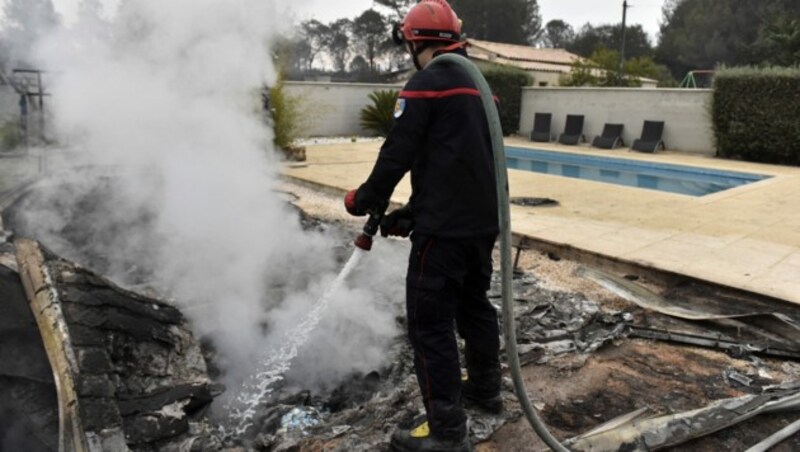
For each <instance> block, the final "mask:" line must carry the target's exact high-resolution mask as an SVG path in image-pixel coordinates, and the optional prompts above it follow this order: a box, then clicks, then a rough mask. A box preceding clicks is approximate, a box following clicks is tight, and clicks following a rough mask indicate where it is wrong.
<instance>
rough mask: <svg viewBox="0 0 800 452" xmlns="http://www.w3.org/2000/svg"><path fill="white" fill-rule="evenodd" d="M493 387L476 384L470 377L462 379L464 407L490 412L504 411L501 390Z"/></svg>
mask: <svg viewBox="0 0 800 452" xmlns="http://www.w3.org/2000/svg"><path fill="white" fill-rule="evenodd" d="M494 386H495V385H492V388H489V389H487V388H484V387H481V386H479V385H477V384H474V383H473V382H472V381H471V380H470V379H469V378H466V377H462V379H461V399H462V400H463V402H464V408H467V409H475V410H479V411H483V412H486V413H489V414H500V413H502V412H503V397H501V396H500V391H498V390H495V389H494Z"/></svg>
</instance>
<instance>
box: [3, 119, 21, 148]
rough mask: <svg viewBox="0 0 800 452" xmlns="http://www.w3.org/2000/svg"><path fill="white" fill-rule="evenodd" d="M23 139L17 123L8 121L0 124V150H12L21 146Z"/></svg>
mask: <svg viewBox="0 0 800 452" xmlns="http://www.w3.org/2000/svg"><path fill="white" fill-rule="evenodd" d="M23 141H24V137H23V135H22V132H21V131H20V129H19V124H18V123H16V122H14V121H8V122H5V123H3V124H0V151H13V150H14V149H16V148H17V147H19V146H21V145H22V143H23Z"/></svg>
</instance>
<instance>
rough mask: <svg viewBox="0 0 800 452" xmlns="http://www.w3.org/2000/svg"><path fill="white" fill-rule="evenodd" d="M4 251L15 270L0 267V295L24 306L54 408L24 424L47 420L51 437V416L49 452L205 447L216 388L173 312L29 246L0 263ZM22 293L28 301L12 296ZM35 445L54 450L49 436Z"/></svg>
mask: <svg viewBox="0 0 800 452" xmlns="http://www.w3.org/2000/svg"><path fill="white" fill-rule="evenodd" d="M11 253H13V254H15V255H16V261H17V266H16V267H17V269H18V273H11V272H13V271H14V269H11V268H8V267H2V268H3V272H4V273H5V274H4V277H5V281H6V282H7V285H6V286H5V287H4V289H5V292H4V295H5V294H6V293H9V292H10V293H14V289H13V285H14V284H15V283H16V285H18V288H17V289H16V291H17V296H16V297H14V298H13V299H12V301H13V302H14V303H16V304H17V305H19V304H20V303H25V305H27V304H28V303H29V304H30V309H31V311H32V312H33V316H34V317H35V318H36V321H37V323H38V333H39V334H40V335H41V338H43V340H44V346H43V348H42V349H40V350H39V352H38V355H39V358H38V360H37V362H38V363H39V365H40V366H43V365H44V364H45V361H44V360H43V359H42V356H41V354H42V352H46V356H45V357H44V358H45V359H47V360H48V361H49V365H50V367H51V369H52V374H51V375H55V377H56V379H57V382H53V383H51V382H50V381H48V382H47V383H48V387H49V388H50V389H51V390H52V389H57V402H56V400H55V399H54V400H52V405H51V406H50V407H49V409H47V410H42V411H41V412H39V413H33V416H34V417H35V418H34V419H33V420H32V421H31V422H33V423H39V422H42V423H44V422H45V421H47V422H46V425H45V426H44V428H43V429H42V431H45V432H47V431H50V432H52V431H53V430H54V423H53V420H52V419H51V418H52V416H51V414H52V413H54V412H55V413H60V414H59V419H57V421H58V422H56V423H55V425H56V426H57V428H55V430H56V431H57V432H58V439H57V446H58V447H57V448H58V449H60V450H126V449H131V450H136V451H148V450H164V449H169V448H171V447H174V448H177V447H178V446H177V445H176V444H182V443H184V442H186V441H192V442H195V443H200V442H202V443H204V444H205V445H206V447H209V449H208V450H211V449H212V448H213V447H211V446H213V444H214V443H215V439H214V438H213V437H212V436H211V435H210V434H209V433H207V432H203V430H204V428H203V427H202V426H203V424H205V423H207V421H206V419H205V418H204V412H205V410H206V409H207V408H208V406H209V404H210V403H211V401H212V400H213V397H214V396H215V395H217V394H219V393H220V388H219V387H217V385H215V384H214V383H213V382H212V381H211V380H210V378H209V377H208V372H207V369H206V364H205V361H204V358H203V355H202V352H201V350H200V346H199V344H198V342H197V341H196V339H195V338H194V337H193V335H192V333H191V331H189V329H188V327H187V324H186V320H185V318H184V317H183V315H182V314H181V313H180V312H179V311H178V310H177V309H175V308H174V307H172V306H170V305H169V304H167V303H164V302H163V301H160V300H155V299H149V298H146V297H143V296H141V295H138V294H135V293H133V292H128V291H126V290H123V289H121V288H119V287H117V286H116V285H115V284H113V283H112V282H110V281H108V280H106V279H105V278H103V277H101V276H99V275H97V274H94V273H92V272H90V271H88V270H87V269H84V268H82V267H80V266H78V265H76V264H74V263H71V262H69V261H66V260H63V259H61V258H59V257H58V256H56V255H55V254H53V253H52V252H48V251H46V250H42V249H41V248H40V247H39V245H38V244H37V243H36V242H34V241H32V240H28V239H16V240H14V242H13V246H9V244H5V245H4V247H3V254H4V255H5V256H4V258H3V261H4V262H8V261H10V257H9V256H8V254H11ZM21 287H24V288H25V293H26V295H27V299H26V298H25V297H19V296H18V295H19V294H18V291H19V288H21ZM17 309H20V306H17ZM35 342H39V343H41V339H40V340H39V341H32V343H35ZM54 383H55V384H54ZM51 385H53V386H55V388H53V386H51ZM54 392H55V391H54ZM56 405H57V406H58V408H57V409H55V408H56ZM15 406H16V405H12V407H15ZM13 409H20V408H13ZM22 409H24V407H23V408H22ZM39 417H41V419H40V418H39ZM190 427H191V428H190ZM190 430H192V431H194V433H190ZM205 430H208V429H205ZM43 442H44V443H45V446H46V449H45V450H55V449H56V447H55V446H56V443H54V442H53V437H52V434H51V435H50V436H48V438H47V439H46V440H45V441H43ZM217 443H218V441H217Z"/></svg>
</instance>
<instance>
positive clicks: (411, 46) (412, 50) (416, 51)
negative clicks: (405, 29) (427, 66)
mask: <svg viewBox="0 0 800 452" xmlns="http://www.w3.org/2000/svg"><path fill="white" fill-rule="evenodd" d="M428 47H430V44H428V43H427V42H423V43H422V44H420V45H419V47H417V48H416V49H415V48H414V44H412V43H411V42H409V43H408V52H409V53H410V54H411V60H412V61H414V67H415V68H417V70H418V71H421V70H422V65H421V64H420V62H419V56H420V54H422V52H424V51H425V50H426V49H427V48H428Z"/></svg>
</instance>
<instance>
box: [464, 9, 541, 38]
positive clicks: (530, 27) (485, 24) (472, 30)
mask: <svg viewBox="0 0 800 452" xmlns="http://www.w3.org/2000/svg"><path fill="white" fill-rule="evenodd" d="M450 4H451V5H452V6H453V9H454V10H455V11H456V13H457V14H458V16H459V18H461V20H463V22H464V25H463V32H464V33H465V34H466V35H467V36H469V37H470V38H475V39H483V40H486V41H495V42H506V43H509V44H523V45H525V44H533V43H535V42H536V41H537V40H538V39H539V37H540V33H541V31H542V17H541V15H540V14H539V4H538V3H537V1H536V0H451V2H450Z"/></svg>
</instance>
